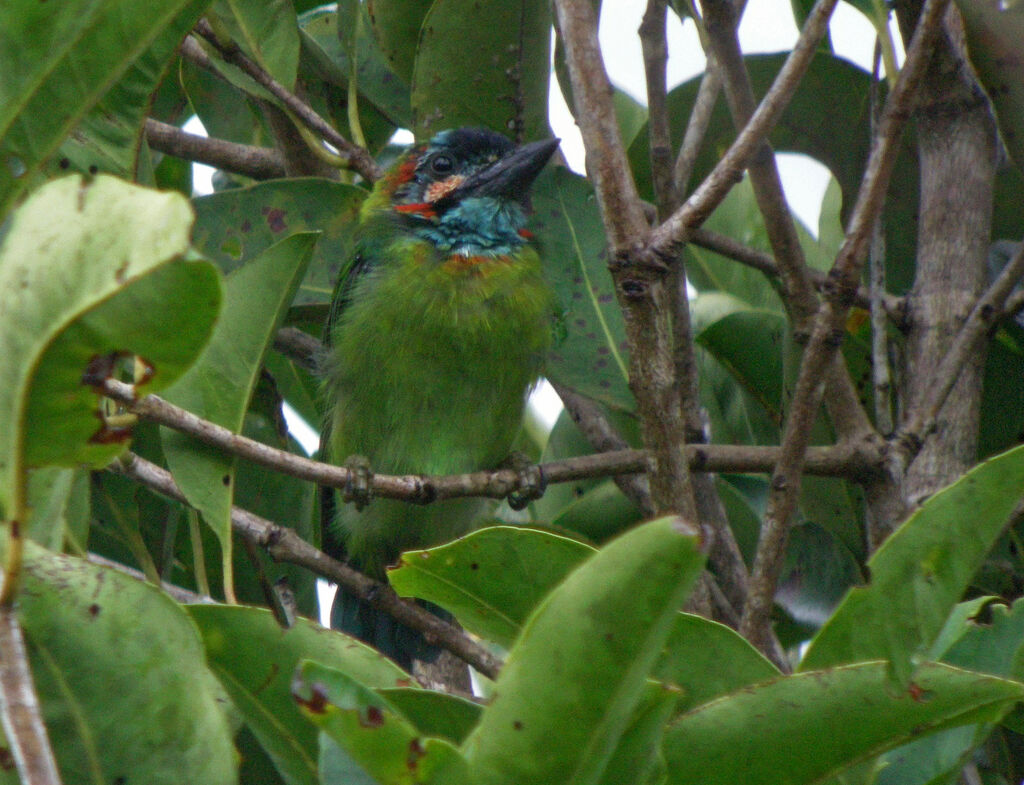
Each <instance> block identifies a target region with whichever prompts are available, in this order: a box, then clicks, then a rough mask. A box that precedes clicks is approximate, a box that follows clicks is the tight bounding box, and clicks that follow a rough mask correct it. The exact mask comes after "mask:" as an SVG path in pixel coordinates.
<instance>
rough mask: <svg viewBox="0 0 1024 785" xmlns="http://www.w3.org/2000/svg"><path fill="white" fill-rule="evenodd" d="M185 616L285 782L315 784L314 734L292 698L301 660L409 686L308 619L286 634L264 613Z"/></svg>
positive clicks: (195, 608)
mask: <svg viewBox="0 0 1024 785" xmlns="http://www.w3.org/2000/svg"><path fill="white" fill-rule="evenodd" d="M188 612H189V614H190V615H191V616H192V619H193V620H194V621H195V623H196V625H197V626H198V627H199V631H200V633H201V634H202V636H203V642H204V644H205V645H206V656H207V659H208V661H209V665H210V669H211V670H212V671H213V672H214V674H215V675H216V676H217V678H218V679H220V681H221V683H222V684H223V685H224V689H226V690H227V692H228V694H229V695H230V696H231V700H232V701H233V702H234V704H235V706H236V707H237V708H238V710H239V711H240V712H241V713H242V715H243V716H244V717H245V721H246V723H247V724H248V725H249V728H250V729H251V730H252V732H253V734H254V735H255V736H256V738H257V739H259V741H260V744H262V745H263V748H264V749H265V750H266V751H267V753H268V754H269V755H270V757H271V759H273V761H274V763H275V765H276V766H277V768H278V771H279V772H280V773H281V775H282V776H283V777H284V779H285V781H286V782H288V783H290V785H296V784H297V783H308V784H310V785H312V783H316V782H317V781H318V779H317V757H318V742H317V733H316V729H315V728H313V727H312V726H311V725H310V724H309V723H308V722H307V721H306V720H305V719H304V718H303V716H302V714H301V713H300V712H299V709H298V707H297V706H296V705H295V701H294V700H292V697H291V681H292V676H293V675H294V674H295V671H296V668H297V667H298V664H299V661H300V660H303V659H315V660H317V661H318V662H323V663H327V664H329V665H332V666H336V667H338V668H341V669H342V670H344V671H345V672H346V673H348V674H351V675H352V676H353V677H355V678H357V679H359V681H360V682H361V683H363V684H366V685H368V686H371V687H395V686H402V685H406V684H408V683H409V676H408V675H407V674H406V673H405V672H404V671H402V669H401V668H399V667H398V666H397V665H395V664H393V663H392V662H391V661H390V660H388V659H387V658H385V657H384V656H383V655H381V654H378V653H377V652H375V651H374V650H373V649H371V648H369V647H368V646H364V645H363V644H362V643H359V642H357V641H354V640H352V639H351V638H349V637H347V636H345V635H342V634H341V633H339V632H334V631H332V630H327V629H324V628H323V627H321V626H320V625H318V624H314V623H313V622H310V621H308V620H306V619H298V620H297V622H296V624H295V626H294V627H292V628H291V629H288V630H283V629H281V627H279V626H278V624H277V622H276V621H275V620H274V618H273V616H272V615H271V614H270V612H269V611H267V610H264V609H262V608H247V607H242V606H227V605H191V606H189V607H188Z"/></svg>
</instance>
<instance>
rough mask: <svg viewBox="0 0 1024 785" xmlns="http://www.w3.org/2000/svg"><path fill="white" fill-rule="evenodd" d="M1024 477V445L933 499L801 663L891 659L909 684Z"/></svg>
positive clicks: (888, 546)
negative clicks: (915, 662) (916, 660)
mask: <svg viewBox="0 0 1024 785" xmlns="http://www.w3.org/2000/svg"><path fill="white" fill-rule="evenodd" d="M1022 484H1024V448H1018V449H1016V450H1011V451H1010V452H1008V453H1004V454H1003V455H1001V456H999V457H996V458H992V459H991V460H988V461H985V462H984V463H982V464H980V465H979V466H977V467H975V468H974V469H972V470H971V471H970V472H968V473H967V474H966V475H964V476H963V477H962V478H961V479H960V480H958V481H957V482H955V483H953V484H952V485H950V486H949V487H947V488H945V489H943V490H942V491H940V492H938V493H936V494H935V495H934V496H932V497H931V498H929V499H928V500H927V501H926V502H925V503H924V504H923V505H922V506H921V508H920V509H919V510H918V511H917V512H915V513H914V514H913V515H912V516H911V517H910V518H909V519H908V520H907V521H906V523H904V524H903V525H902V526H901V527H900V528H899V529H897V530H896V532H895V533H893V535H892V536H891V537H889V539H888V540H886V541H885V543H884V544H883V545H882V547H881V548H879V549H878V550H877V551H876V552H875V555H874V556H873V557H872V558H871V560H870V561H869V562H868V569H869V574H870V576H871V582H870V584H869V585H868V586H865V587H862V588H857V589H853V590H852V591H851V592H850V593H849V594H848V595H847V597H846V599H845V600H843V602H842V603H841V604H840V606H839V608H838V609H837V610H836V612H835V613H834V614H833V615H832V618H831V619H829V621H828V622H827V623H826V624H825V626H824V627H823V628H822V629H821V632H819V633H818V635H817V636H815V638H814V640H812V641H811V646H810V649H809V650H808V651H807V653H806V655H805V656H804V659H803V662H802V663H801V665H800V668H801V670H818V669H821V668H824V667H828V666H831V665H835V664H839V663H843V662H855V661H858V660H867V659H881V658H885V659H888V660H889V661H890V664H891V668H892V675H893V676H894V677H895V678H896V680H897V681H898V682H899V683H900V684H902V685H906V684H907V683H908V682H909V680H910V677H911V674H912V672H913V658H914V656H915V655H917V654H919V653H922V652H924V651H927V649H928V648H929V647H930V646H931V645H932V642H933V641H934V640H935V639H936V637H937V636H938V635H939V633H940V631H941V630H942V627H943V625H944V624H945V622H946V619H947V618H948V617H949V614H950V613H951V611H952V610H953V608H954V606H955V605H956V603H957V602H958V601H959V600H960V597H961V596H962V594H963V592H964V589H965V588H966V587H967V584H968V581H969V580H970V578H971V576H972V575H973V574H974V573H975V572H976V571H977V569H978V567H980V566H981V563H982V562H983V561H984V558H985V555H986V554H987V553H988V550H989V549H990V548H991V547H992V544H993V543H994V542H995V540H996V538H998V536H999V534H1000V533H1001V532H1002V530H1003V527H1004V525H1005V523H1006V520H1007V518H1008V517H1009V515H1010V512H1011V511H1012V510H1013V508H1014V506H1015V505H1016V504H1017V501H1018V499H1019V498H1020V488H1021V485H1022Z"/></svg>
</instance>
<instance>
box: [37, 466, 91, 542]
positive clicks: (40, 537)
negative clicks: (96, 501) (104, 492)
mask: <svg viewBox="0 0 1024 785" xmlns="http://www.w3.org/2000/svg"><path fill="white" fill-rule="evenodd" d="M28 506H29V509H30V510H31V511H32V515H31V517H30V518H29V529H28V536H29V537H31V538H32V539H33V540H35V541H36V542H38V543H39V544H40V545H42V546H43V547H44V548H48V549H49V550H51V551H57V552H60V551H62V550H64V543H65V542H66V541H68V542H70V543H72V544H73V546H74V547H75V548H76V549H77V550H79V551H80V552H84V550H85V542H86V538H85V536H84V535H85V534H86V533H87V531H88V528H87V527H88V516H89V476H88V474H87V473H86V472H85V471H83V470H81V469H65V468H62V467H59V466H47V467H44V468H42V469H35V470H34V471H33V472H32V473H31V474H30V475H29V485H28Z"/></svg>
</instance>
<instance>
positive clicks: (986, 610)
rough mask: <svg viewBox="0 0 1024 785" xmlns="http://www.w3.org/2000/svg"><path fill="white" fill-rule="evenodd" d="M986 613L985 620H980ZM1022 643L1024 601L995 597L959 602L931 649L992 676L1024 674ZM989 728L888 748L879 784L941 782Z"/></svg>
mask: <svg viewBox="0 0 1024 785" xmlns="http://www.w3.org/2000/svg"><path fill="white" fill-rule="evenodd" d="M983 614H984V615H987V616H988V618H987V620H986V621H984V622H982V621H981V620H980V618H979V617H980V616H981V615H983ZM1022 647H1024V602H1020V601H1018V602H1016V603H1014V605H1013V607H1012V608H1007V607H1006V606H1005V605H1002V604H1001V603H999V604H996V602H993V598H991V597H989V598H984V597H983V598H980V599H976V600H971V601H969V602H964V603H960V605H958V606H957V608H956V612H954V614H953V615H952V616H951V617H950V622H949V623H947V624H946V627H945V629H944V630H943V632H942V634H941V635H940V636H939V641H937V642H936V646H935V648H933V651H932V653H933V654H934V655H936V657H941V658H942V661H943V662H946V663H949V664H951V665H956V666H958V667H961V668H968V669H970V670H972V671H978V672H980V673H987V674H989V675H992V676H1004V677H1010V678H1015V679H1020V677H1021V675H1022V674H1024V669H1022V667H1021V662H1022V657H1021V655H1022ZM990 731H991V726H990V725H984V724H982V725H976V726H966V727H962V728H953V729H951V730H948V731H945V732H943V733H938V734H935V735H934V736H929V737H927V738H925V739H921V740H920V741H916V742H912V743H910V744H907V745H905V746H903V747H900V748H899V749H895V750H892V751H891V752H889V753H887V754H886V755H885V756H884V757H883V758H882V760H883V761H884V762H885V768H883V769H882V771H881V772H880V773H879V777H878V783H879V785H914V783H918V782H924V781H928V782H933V781H934V782H939V781H942V780H941V779H940V778H941V777H946V778H947V779H948V778H950V777H952V776H953V774H954V773H955V772H957V771H959V770H960V769H961V768H962V766H963V763H964V762H965V759H966V758H967V756H968V755H969V754H970V752H971V750H972V749H973V748H974V747H975V746H977V745H978V744H979V743H980V742H981V741H982V740H983V739H984V738H985V737H986V736H987V735H988V734H989V732H990Z"/></svg>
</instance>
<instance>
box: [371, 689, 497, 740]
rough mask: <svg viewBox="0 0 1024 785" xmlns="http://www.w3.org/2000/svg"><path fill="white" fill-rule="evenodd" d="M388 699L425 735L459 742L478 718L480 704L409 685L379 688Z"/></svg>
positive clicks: (379, 691) (481, 709) (480, 708)
mask: <svg viewBox="0 0 1024 785" xmlns="http://www.w3.org/2000/svg"><path fill="white" fill-rule="evenodd" d="M377 692H378V693H379V694H380V695H382V696H383V697H384V698H385V699H386V700H387V702H388V703H389V704H390V705H392V706H394V707H395V709H396V710H397V711H398V712H400V713H401V714H402V716H403V717H405V718H406V719H408V720H409V721H410V722H411V723H412V724H413V725H415V726H416V727H417V729H419V731H420V733H423V734H425V735H427V736H440V737H442V738H445V739H448V741H450V742H452V743H454V744H461V743H462V742H463V741H464V740H465V738H466V737H467V736H468V735H469V733H470V731H472V730H473V727H474V726H475V725H476V724H477V722H478V721H479V720H480V712H481V711H483V706H481V705H480V704H479V703H473V701H471V700H467V699H465V698H460V697H458V696H457V695H449V694H448V693H445V692H435V691H434V690H420V689H413V688H411V687H390V688H385V689H378V690H377Z"/></svg>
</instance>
